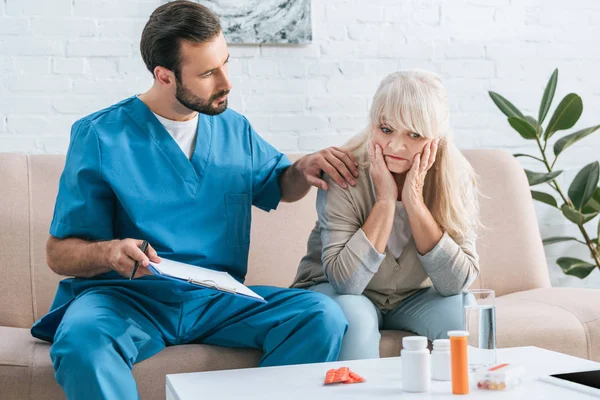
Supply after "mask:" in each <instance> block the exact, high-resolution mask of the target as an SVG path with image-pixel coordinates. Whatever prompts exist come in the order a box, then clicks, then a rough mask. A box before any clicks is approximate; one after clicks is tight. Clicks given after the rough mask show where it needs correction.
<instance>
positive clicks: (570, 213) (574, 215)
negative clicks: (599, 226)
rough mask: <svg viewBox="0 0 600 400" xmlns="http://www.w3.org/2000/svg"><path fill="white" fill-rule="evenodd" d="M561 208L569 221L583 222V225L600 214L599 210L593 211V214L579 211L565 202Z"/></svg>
mask: <svg viewBox="0 0 600 400" xmlns="http://www.w3.org/2000/svg"><path fill="white" fill-rule="evenodd" d="M560 209H561V210H562V212H563V214H564V216H565V217H567V219H568V220H569V221H571V222H573V223H575V224H581V225H583V224H585V223H587V222H589V221H591V220H593V219H594V218H596V216H597V215H598V213H597V212H596V213H592V214H583V213H580V212H579V211H577V210H576V209H574V208H573V207H571V206H570V205H568V204H563V205H562V207H560Z"/></svg>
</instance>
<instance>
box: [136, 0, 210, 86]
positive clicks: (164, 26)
mask: <svg viewBox="0 0 600 400" xmlns="http://www.w3.org/2000/svg"><path fill="white" fill-rule="evenodd" d="M219 32H221V23H220V22H219V18H218V17H217V16H216V15H215V14H214V13H213V12H212V11H210V10H209V9H208V8H206V7H205V6H203V5H200V4H198V3H193V2H191V1H184V0H178V1H173V2H170V3H167V4H163V5H162V6H160V7H158V8H157V9H156V10H154V12H153V13H152V15H151V16H150V19H149V20H148V22H147V23H146V26H145V27H144V31H143V32H142V40H141V42H140V51H141V53H142V58H143V59H144V63H146V67H147V68H148V71H150V73H151V74H152V76H154V68H156V67H157V66H161V67H165V68H167V69H170V70H171V71H173V73H174V74H175V77H176V78H177V80H179V81H181V57H180V47H181V41H182V40H187V41H190V42H194V43H206V42H209V41H211V40H212V39H214V38H215V37H216V36H217V35H218V34H219Z"/></svg>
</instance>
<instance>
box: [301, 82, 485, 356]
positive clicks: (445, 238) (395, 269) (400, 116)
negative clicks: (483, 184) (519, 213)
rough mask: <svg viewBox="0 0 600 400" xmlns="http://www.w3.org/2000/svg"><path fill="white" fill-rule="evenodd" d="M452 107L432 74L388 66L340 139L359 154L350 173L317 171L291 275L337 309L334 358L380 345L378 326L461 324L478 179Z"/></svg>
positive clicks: (437, 334) (442, 329) (437, 332)
mask: <svg viewBox="0 0 600 400" xmlns="http://www.w3.org/2000/svg"><path fill="white" fill-rule="evenodd" d="M448 118H449V107H448V100H447V94H446V90H445V88H444V86H443V85H442V83H441V81H440V79H439V78H438V77H437V76H436V75H435V74H433V73H430V72H426V71H419V70H415V71H408V72H396V73H393V74H391V75H389V76H387V77H386V78H385V79H384V80H383V81H382V82H381V84H380V86H379V88H378V90H377V92H376V93H375V96H374V99H373V103H372V106H371V110H370V115H369V119H370V123H369V124H368V126H367V127H366V129H364V130H363V131H362V132H361V133H359V134H358V135H357V136H356V137H354V138H353V139H352V140H350V142H349V143H347V144H346V146H345V147H346V148H347V149H350V150H351V151H352V152H353V153H354V155H355V156H356V159H357V161H358V163H359V169H360V173H359V177H358V178H357V181H356V184H355V185H354V186H350V187H347V188H342V187H340V186H339V185H337V184H336V183H335V182H334V180H333V179H332V177H330V176H324V180H325V181H326V182H327V185H326V186H324V187H323V189H320V190H319V192H318V195H317V212H318V221H317V223H316V226H315V228H314V229H313V231H312V233H311V234H310V237H309V239H308V254H307V255H306V256H305V257H304V258H303V259H302V261H301V262H300V266H299V268H298V273H297V276H296V279H295V281H294V284H293V285H292V286H294V287H298V288H308V289H310V290H313V291H316V292H321V293H324V294H326V295H328V296H330V297H332V298H333V299H334V300H335V301H336V302H337V303H338V304H339V305H340V306H341V308H342V309H343V311H344V313H345V314H346V317H347V319H348V321H349V328H348V331H347V333H346V335H345V337H344V341H343V344H342V350H341V353H340V359H341V360H348V359H361V358H376V357H379V340H380V338H381V336H380V334H379V330H380V328H383V329H396V330H407V331H411V332H414V333H416V334H418V335H422V336H427V337H428V338H429V339H430V340H433V339H437V338H445V337H447V335H446V333H447V332H448V331H449V330H453V329H462V321H463V314H462V313H463V311H462V295H461V292H462V290H463V289H465V288H467V287H468V286H469V285H470V283H471V282H473V280H474V279H475V278H476V277H477V275H478V274H479V265H478V256H477V253H476V250H475V239H476V230H477V227H478V225H479V220H478V201H477V198H478V190H477V187H476V184H475V173H474V171H473V169H472V167H471V165H470V164H469V163H468V162H467V160H466V159H465V158H464V156H463V155H462V154H461V152H460V151H459V150H458V149H457V148H456V146H455V145H454V143H453V141H452V137H451V134H450V129H449V123H448ZM325 189H326V190H325Z"/></svg>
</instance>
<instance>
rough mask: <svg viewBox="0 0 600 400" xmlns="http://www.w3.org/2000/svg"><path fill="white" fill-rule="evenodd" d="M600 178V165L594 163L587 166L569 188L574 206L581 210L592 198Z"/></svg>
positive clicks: (596, 162)
mask: <svg viewBox="0 0 600 400" xmlns="http://www.w3.org/2000/svg"><path fill="white" fill-rule="evenodd" d="M599 178H600V163H598V161H594V162H593V163H591V164H588V165H586V166H585V167H583V168H582V169H581V171H579V173H577V176H575V179H573V182H572V183H571V186H570V187H569V198H570V199H571V201H572V202H573V206H574V207H575V208H576V209H578V210H580V211H581V209H582V208H583V206H584V205H586V204H587V202H588V201H589V200H590V199H591V198H592V195H593V194H594V191H595V190H596V186H598V179H599Z"/></svg>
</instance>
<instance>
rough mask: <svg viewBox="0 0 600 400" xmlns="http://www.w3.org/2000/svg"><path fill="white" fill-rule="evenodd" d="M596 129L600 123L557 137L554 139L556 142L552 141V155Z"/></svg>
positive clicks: (599, 127) (557, 153)
mask: <svg viewBox="0 0 600 400" xmlns="http://www.w3.org/2000/svg"><path fill="white" fill-rule="evenodd" d="M598 129H600V125H596V126H591V127H589V128H585V129H582V130H580V131H577V132H575V133H572V134H570V135H567V136H565V137H562V138H560V139H558V140H557V141H556V143H554V155H555V156H558V155H559V154H560V153H562V152H563V151H564V150H565V149H566V148H567V147H569V146H571V145H572V144H575V143H577V142H578V141H580V140H581V139H583V138H584V137H586V136H588V135H591V134H592V133H594V132H596V131H597V130H598Z"/></svg>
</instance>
